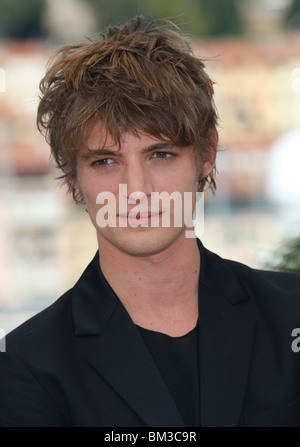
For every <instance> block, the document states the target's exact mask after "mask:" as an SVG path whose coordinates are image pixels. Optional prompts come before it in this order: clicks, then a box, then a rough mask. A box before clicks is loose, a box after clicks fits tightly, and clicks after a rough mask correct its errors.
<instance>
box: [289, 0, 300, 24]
mask: <svg viewBox="0 0 300 447" xmlns="http://www.w3.org/2000/svg"><path fill="white" fill-rule="evenodd" d="M286 24H287V27H288V28H290V29H299V28H300V0H293V1H292V3H291V6H290V7H289V8H288V9H287V12H286Z"/></svg>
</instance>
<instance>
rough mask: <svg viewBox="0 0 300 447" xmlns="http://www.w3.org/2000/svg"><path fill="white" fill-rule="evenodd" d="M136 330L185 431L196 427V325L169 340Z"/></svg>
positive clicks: (198, 423)
mask: <svg viewBox="0 0 300 447" xmlns="http://www.w3.org/2000/svg"><path fill="white" fill-rule="evenodd" d="M137 328H138V329H139V331H140V333H141V335H142V337H143V339H144V341H145V343H146V345H147V347H148V349H149V351H150V353H151V355H152V357H153V359H154V361H155V363H156V365H157V367H158V369H159V370H160V372H161V375H162V377H163V378H164V381H165V383H166V385H167V387H168V389H169V391H170V393H171V395H172V397H173V399H174V402H175V403H176V405H177V408H178V410H179V412H180V414H181V416H182V418H183V421H184V423H185V426H186V427H199V426H200V405H199V399H200V396H199V365H198V357H199V356H198V324H197V326H196V327H195V328H194V329H193V330H192V331H191V332H189V333H188V334H186V335H183V336H181V337H170V336H169V335H166V334H162V333H161V332H154V331H151V330H148V329H144V328H141V327H140V326H137Z"/></svg>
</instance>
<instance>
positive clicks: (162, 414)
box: [88, 303, 184, 427]
mask: <svg viewBox="0 0 300 447" xmlns="http://www.w3.org/2000/svg"><path fill="white" fill-rule="evenodd" d="M88 361H89V362H90V363H91V364H92V365H93V367H94V368H96V370H97V371H98V373H99V374H100V375H101V376H102V377H103V378H104V379H105V380H106V381H107V382H108V383H110V385H111V386H112V387H113V388H114V389H115V391H116V392H117V393H118V394H119V395H120V396H121V397H122V398H123V399H124V400H125V401H126V402H127V404H128V405H129V406H130V407H131V408H132V409H133V410H134V411H135V412H136V413H137V415H138V416H139V417H140V419H142V420H143V421H144V423H145V424H146V425H148V426H150V427H180V426H181V427H182V426H184V423H183V420H182V418H181V416H180V414H179V411H178V409H177V407H176V405H175V403H174V401H173V399H172V397H171V395H170V392H169V390H168V388H167V387H166V385H165V383H164V381H163V379H162V376H161V374H160V372H159V371H158V369H157V367H156V365H155V363H154V361H153V359H152V357H151V355H150V353H149V351H148V349H147V347H146V346H145V344H144V342H143V340H142V338H141V336H140V334H139V332H138V330H137V328H136V327H135V326H134V324H133V323H132V321H131V319H130V317H129V316H128V314H127V312H126V310H125V309H124V307H123V305H122V304H121V303H119V304H118V306H117V308H116V310H115V312H114V314H113V316H112V318H111V319H110V321H109V323H108V325H107V327H106V329H105V331H104V333H103V334H102V335H101V336H100V337H99V339H98V342H97V344H96V347H95V348H94V349H93V351H92V352H91V353H90V355H89V356H88Z"/></svg>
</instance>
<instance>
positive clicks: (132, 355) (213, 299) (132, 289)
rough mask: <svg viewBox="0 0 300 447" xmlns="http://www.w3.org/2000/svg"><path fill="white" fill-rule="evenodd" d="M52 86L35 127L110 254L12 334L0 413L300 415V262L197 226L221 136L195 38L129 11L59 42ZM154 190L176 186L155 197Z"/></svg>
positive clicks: (199, 420) (175, 418)
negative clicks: (79, 41) (223, 245)
mask: <svg viewBox="0 0 300 447" xmlns="http://www.w3.org/2000/svg"><path fill="white" fill-rule="evenodd" d="M41 92H42V95H41V101H40V105H39V110H38V125H39V128H40V129H42V130H43V129H44V130H45V131H46V136H47V138H48V141H49V143H50V146H51V151H52V155H53V157H54V159H55V161H56V163H57V165H58V167H59V168H60V169H61V170H62V173H63V177H64V178H65V181H66V183H67V185H68V188H69V190H70V191H71V192H72V194H73V197H74V199H75V200H76V202H80V203H83V204H84V205H85V207H86V209H87V211H88V213H89V216H90V218H91V221H92V223H93V224H94V226H95V229H96V234H97V240H98V246H99V252H98V253H97V254H96V256H95V258H94V259H93V260H92V262H91V264H90V265H89V266H88V267H87V269H86V270H85V272H84V273H83V275H82V277H81V278H80V279H79V281H78V282H77V284H75V286H74V287H73V288H72V289H71V290H69V291H68V292H66V293H65V294H64V295H63V296H62V297H61V298H60V299H59V300H57V301H56V302H55V303H54V304H53V305H52V306H50V307H49V308H48V309H46V310H44V311H43V312H41V313H40V314H39V315H37V316H35V317H34V318H32V319H31V320H29V321H28V322H26V323H24V324H23V325H21V326H20V327H19V328H17V329H16V330H14V331H13V332H12V333H11V334H9V335H8V337H7V340H6V353H1V356H0V377H1V380H0V426H103V427H109V426H110V427H122V426H127V427H133V426H134V427H138V426H148V427H155V426H156V427H184V426H187V427H195V426H297V425H298V426H300V353H299V354H298V353H297V352H298V349H297V347H298V344H297V339H296V338H295V337H296V336H297V334H298V332H297V328H299V327H300V277H299V275H296V274H281V273H273V272H262V271H255V270H252V269H250V268H248V267H247V266H245V265H242V264H240V263H236V262H233V261H228V260H223V259H221V258H219V257H218V256H217V255H215V254H213V253H211V252H209V251H208V250H206V249H205V248H204V247H203V245H202V244H201V242H200V241H199V240H198V239H196V238H193V237H187V229H188V226H189V225H188V224H187V223H186V221H185V220H184V219H183V214H184V213H183V210H184V209H186V205H187V204H188V203H187V202H188V201H190V202H191V204H192V208H193V207H194V206H195V202H196V196H197V191H202V190H203V188H204V187H205V185H208V186H210V187H211V188H212V189H213V190H214V189H215V180H214V173H215V168H214V166H215V158H216V146H217V140H218V138H217V130H216V129H217V114H216V111H215V108H214V104H213V86H212V81H211V80H210V79H209V77H208V76H207V74H206V73H205V71H204V65H203V63H202V62H201V61H200V60H199V59H197V58H195V57H194V56H193V54H192V51H191V49H190V47H189V45H188V43H187V42H186V40H184V39H183V38H182V37H181V36H180V35H179V34H178V33H177V32H174V31H170V30H168V29H167V28H166V27H157V25H155V26H154V27H148V28H146V29H145V30H144V31H143V30H142V29H141V19H140V18H135V19H132V20H131V21H129V22H128V23H127V24H125V25H124V26H122V27H111V28H109V29H107V31H106V33H105V34H104V35H103V36H102V37H101V39H99V40H96V41H92V42H89V43H87V44H83V45H76V46H69V47H66V48H63V49H62V50H60V51H59V52H58V54H57V55H56V58H55V59H54V60H53V61H52V64H51V66H50V67H49V69H48V71H47V74H46V76H45V78H44V79H43V81H42V82H41ZM157 193H159V194H161V193H166V194H167V195H168V197H169V198H172V197H175V196H174V195H173V194H174V193H176V194H177V195H176V200H175V199H174V200H173V199H172V200H169V203H167V202H166V201H163V200H158V201H157V202H156V206H154V201H152V198H153V197H155V194H157ZM101 194H105V196H103V195H101ZM110 199H111V201H112V205H110V206H108V202H109V201H110ZM113 199H115V200H113ZM179 199H180V200H181V199H182V200H181V202H182V203H181V208H180V207H179V208H178V207H177V205H178V201H179ZM136 207H138V208H136ZM166 216H167V217H168V219H169V220H168V219H166V220H164V218H165V217H166ZM178 217H180V219H179V222H180V223H179V224H178ZM175 220H176V222H177V223H176V224H175ZM166 222H167V224H166ZM295 331H296V332H295ZM299 333H300V329H299ZM292 334H294V337H293V336H292Z"/></svg>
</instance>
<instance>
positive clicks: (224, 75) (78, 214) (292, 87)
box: [0, 34, 300, 309]
mask: <svg viewBox="0 0 300 447" xmlns="http://www.w3.org/2000/svg"><path fill="white" fill-rule="evenodd" d="M195 47H196V52H197V55H198V56H200V57H204V58H207V69H208V71H209V73H210V75H211V76H212V78H213V79H214V80H215V82H216V104H217V107H218V110H219V114H220V125H221V128H220V153H219V160H218V164H217V167H218V171H219V180H218V194H217V199H210V198H207V201H208V205H210V204H212V208H213V206H214V205H213V204H216V205H215V206H217V205H218V206H219V209H222V207H223V209H224V207H225V209H226V210H227V211H228V210H229V211H233V212H234V210H236V209H240V208H241V207H243V206H246V212H245V213H244V214H243V215H242V217H241V215H239V219H236V220H235V219H234V218H232V217H230V218H229V217H228V214H225V215H226V216H227V218H224V215H223V217H222V218H220V217H219V215H215V214H214V212H215V211H214V210H213V211H209V210H210V208H209V206H208V213H207V219H206V222H207V223H206V224H205V225H206V230H205V234H204V240H207V241H208V245H209V246H210V248H211V249H216V250H217V251H219V252H220V251H221V252H222V248H223V245H224V241H228V243H229V244H230V243H232V247H233V250H232V252H231V253H230V254H232V256H233V257H234V256H235V255H236V258H237V259H239V260H242V261H243V260H244V261H245V262H247V261H248V262H250V261H251V259H250V257H249V258H248V259H247V256H245V252H242V251H237V247H241V246H242V245H243V244H244V245H243V247H245V245H246V246H247V244H248V245H249V247H251V246H252V248H253V250H256V249H257V245H254V247H253V241H254V240H255V241H256V243H257V241H259V242H260V241H269V242H270V243H271V242H272V240H273V239H274V238H275V237H277V233H276V231H277V230H276V225H275V223H274V221H273V220H274V218H273V215H272V213H268V212H267V211H268V210H267V208H268V197H267V196H266V194H265V185H266V174H267V163H268V154H269V152H270V148H271V147H272V146H273V144H274V143H275V142H276V140H277V139H278V138H280V136H281V135H283V134H285V133H286V132H289V131H290V130H292V129H294V128H300V115H299V112H298V111H299V110H300V91H299V90H300V88H299V89H297V85H299V86H300V82H299V84H297V76H299V77H300V36H299V35H298V34H288V35H280V36H277V37H276V38H273V39H272V40H270V39H268V38H266V39H265V40H260V41H258V40H257V41H247V40H212V41H199V42H195ZM54 50H55V49H54V48H53V47H51V46H49V45H46V44H45V43H39V42H37V43H34V42H31V43H28V42H27V43H6V44H0V73H2V84H3V82H5V89H4V88H2V89H1V88H0V185H1V188H0V200H1V204H2V206H1V207H0V223H1V227H0V244H1V251H0V271H1V279H2V281H1V290H0V307H2V308H8V309H11V308H20V307H30V306H32V308H35V307H42V306H44V303H48V302H51V301H53V300H54V299H56V298H57V297H58V296H59V295H60V294H61V293H63V292H64V291H65V290H66V289H67V288H68V287H70V286H72V285H73V284H74V282H75V281H76V279H77V278H78V275H79V274H80V273H81V272H82V269H83V268H84V267H85V266H86V264H87V262H88V261H89V260H90V259H91V257H92V256H93V255H94V253H95V251H96V249H97V246H96V238H95V230H94V229H93V228H92V226H91V224H90V222H89V219H88V216H87V214H86V213H85V212H84V210H82V209H80V208H79V207H77V206H75V205H74V204H73V203H72V200H71V198H70V197H69V196H67V194H66V192H65V190H64V189H63V188H60V187H59V184H58V183H57V182H56V181H55V180H54V178H55V177H56V176H57V173H56V172H55V168H54V167H53V166H51V163H49V149H48V146H47V145H46V143H45V142H44V140H43V138H42V137H41V135H40V134H39V133H38V131H37V129H36V126H35V116H36V108H37V103H38V84H39V81H40V79H41V78H42V76H43V74H44V72H45V67H46V63H47V61H48V59H49V57H50V55H51V54H53V52H54ZM297 68H299V72H297V70H295V69H297ZM3 74H5V76H3ZM215 216H217V217H215ZM243 226H244V227H243ZM243 228H244V230H243ZM241 232H242V233H243V236H242V238H243V240H241V236H240V237H239V235H241ZM272 238H273V239H272ZM218 247H219V248H220V250H218ZM235 248H236V251H235ZM227 255H228V253H227Z"/></svg>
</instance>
